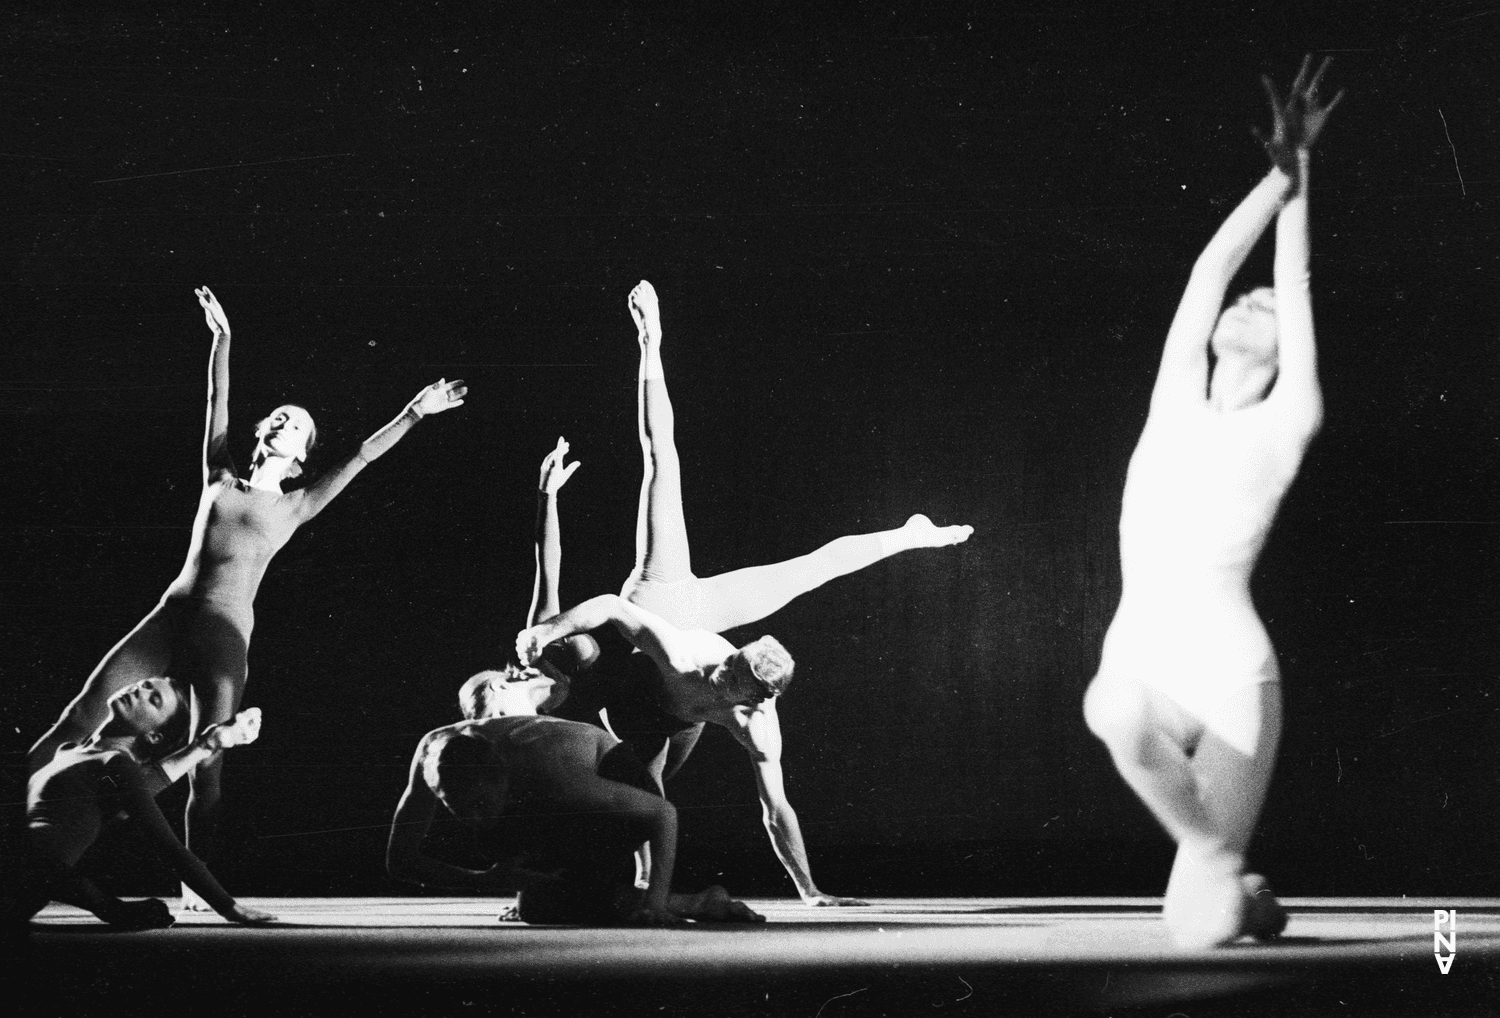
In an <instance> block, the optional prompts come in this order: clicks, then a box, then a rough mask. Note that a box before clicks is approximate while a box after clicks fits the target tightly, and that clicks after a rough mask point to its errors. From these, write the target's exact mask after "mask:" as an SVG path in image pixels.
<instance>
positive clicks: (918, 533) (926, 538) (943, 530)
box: [901, 513, 974, 548]
mask: <svg viewBox="0 0 1500 1018" xmlns="http://www.w3.org/2000/svg"><path fill="white" fill-rule="evenodd" d="M901 533H902V535H903V536H904V537H905V539H906V540H907V541H908V542H910V547H913V548H946V547H947V546H948V545H950V544H963V543H964V542H965V541H967V540H968V539H969V535H970V534H972V533H974V528H973V527H971V526H968V525H960V526H953V527H939V526H937V525H935V524H934V523H933V522H932V521H931V520H929V519H928V518H927V517H926V516H923V515H922V514H921V513H917V514H916V515H915V516H913V517H912V518H911V519H909V520H907V521H906V526H904V527H902V528H901Z"/></svg>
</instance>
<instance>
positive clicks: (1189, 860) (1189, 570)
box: [1084, 61, 1339, 947]
mask: <svg viewBox="0 0 1500 1018" xmlns="http://www.w3.org/2000/svg"><path fill="white" fill-rule="evenodd" d="M1326 66H1327V61H1324V65H1323V67H1326ZM1323 67H1320V68H1319V70H1318V72H1317V73H1316V74H1314V75H1313V76H1312V78H1311V79H1310V80H1309V79H1308V76H1307V72H1308V61H1304V62H1303V66H1302V70H1301V72H1299V74H1298V75H1297V79H1296V81H1295V82H1294V83H1293V85H1292V91H1291V95H1290V97H1289V99H1288V101H1287V102H1286V103H1285V104H1284V105H1283V104H1282V103H1280V102H1279V100H1278V99H1277V97H1276V94H1275V89H1274V87H1273V86H1272V85H1271V83H1270V81H1269V79H1267V80H1266V82H1265V84H1266V88H1267V91H1268V92H1269V93H1270V95H1271V102H1272V109H1273V112H1274V117H1275V133H1274V134H1273V135H1272V136H1271V137H1270V138H1263V139H1262V140H1263V141H1264V143H1265V145H1266V149H1267V151H1268V153H1269V154H1270V155H1271V158H1272V161H1273V163H1274V165H1273V166H1272V168H1271V171H1270V173H1269V174H1267V175H1266V177H1265V179H1263V180H1262V181H1261V182H1260V183H1259V184H1258V185H1256V187H1255V189H1254V190H1252V191H1251V192H1250V194H1249V196H1248V197H1246V198H1245V200H1244V201H1242V202H1241V203H1240V205H1239V207H1238V208H1236V209H1235V210H1234V212H1233V213H1232V214H1231V215H1230V216H1229V218H1228V219H1227V220H1226V221H1225V223H1224V225H1223V226H1221V227H1220V228H1219V231H1218V233H1216V234H1215V235H1214V238H1213V240H1211V241H1210V242H1209V244H1208V247H1206V248H1205V249H1204V251H1203V254H1202V255H1200V256H1199V258H1198V261H1197V264H1196V265H1194V267H1193V273H1192V276H1191V278H1190V279H1189V281H1188V286H1187V290H1186V292H1184V294H1183V297H1182V303H1181V305H1180V306H1179V307H1178V309H1177V315H1176V317H1175V318H1174V319H1173V321H1172V327H1171V330H1170V331H1169V332H1168V334H1167V342H1166V348H1165V350H1164V351H1163V353H1162V361H1161V368H1160V370H1159V372H1158V375H1157V380H1156V388H1155V390H1154V391H1153V393H1152V396H1151V412H1150V415H1149V416H1148V418H1147V421H1146V427H1145V430H1144V431H1143V432H1142V433H1141V438H1140V442H1139V444H1138V445H1137V446H1136V450H1135V455H1134V456H1133V457H1132V458H1131V461H1130V469H1129V473H1128V474H1127V476H1126V480H1125V495H1124V499H1123V504H1122V507H1121V513H1120V567H1121V572H1122V574H1123V579H1124V590H1123V594H1122V597H1121V599H1120V607H1119V610H1118V612H1117V613H1116V615H1115V618H1114V622H1113V624H1112V625H1111V626H1110V628H1109V633H1108V635H1107V636H1106V637H1105V640H1104V652H1103V657H1102V660H1101V662H1100V665H1099V674H1098V675H1097V676H1096V677H1095V679H1094V681H1093V683H1092V685H1091V686H1090V687H1089V691H1088V695H1087V697H1086V698H1085V702H1084V714H1085V716H1086V718H1087V720H1088V724H1089V727H1090V728H1091V729H1092V730H1093V731H1094V733H1095V734H1097V735H1098V736H1099V737H1100V738H1101V739H1102V740H1104V742H1105V744H1106V745H1107V746H1108V747H1109V750H1110V754H1111V756H1112V757H1113V759H1114V762H1115V766H1116V767H1117V768H1118V769H1119V771H1120V774H1121V776H1122V777H1124V779H1125V780H1126V782H1127V783H1129V785H1130V787H1131V788H1132V789H1134V790H1135V792H1136V794H1137V795H1139V796H1140V797H1141V799H1142V800H1143V801H1144V802H1145V803H1146V805H1147V806H1148V807H1150V809H1151V811H1152V812H1153V813H1154V814H1155V815H1156V817H1157V819H1158V820H1159V821H1161V823H1162V826H1164V827H1165V828H1166V829H1167V831H1168V833H1169V834H1171V835H1172V837H1173V838H1174V839H1175V840H1176V841H1177V844H1178V851H1177V858H1176V862H1175V863H1174V865H1173V868H1172V876H1171V879H1170V881H1169V883H1168V885H1167V893H1166V902H1165V906H1164V909H1163V916H1164V918H1165V920H1166V922H1167V925H1168V927H1169V929H1170V930H1171V933H1172V936H1173V938H1174V939H1175V940H1176V941H1177V942H1178V943H1179V944H1180V945H1182V946H1184V947H1206V946H1211V945H1215V944H1222V943H1226V942H1228V941H1231V940H1233V939H1235V938H1236V937H1238V936H1240V935H1241V934H1251V935H1255V936H1258V937H1262V938H1269V937H1272V936H1275V935H1276V934H1277V933H1279V932H1280V931H1281V929H1282V928H1283V927H1284V926H1285V923H1286V918H1285V914H1284V913H1283V912H1282V910H1281V907H1280V905H1279V904H1277V902H1276V900H1275V897H1274V896H1273V895H1272V894H1271V891H1270V888H1269V887H1268V886H1267V885H1266V882H1265V880H1264V878H1262V877H1260V876H1258V875H1256V874H1246V873H1245V872H1244V868H1245V847H1246V844H1247V843H1248V842H1249V840H1250V835H1251V832H1252V831H1253V830H1254V827H1255V822H1256V819H1257V818H1258V816H1259V814H1260V808H1261V804H1262V802H1263V801H1264V799H1265V793H1266V787H1267V784H1268V782H1269V780H1270V776H1271V769H1272V765H1273V763H1274V761H1275V756H1276V746H1277V741H1278V739H1279V737H1280V732H1281V687H1280V683H1279V674H1278V672H1277V667H1276V655H1275V651H1274V650H1273V649H1272V647H1271V643H1270V640H1269V639H1268V638H1267V636H1266V631H1265V628H1264V627H1263V626H1262V625H1261V621H1260V618H1259V617H1258V616H1257V615H1256V612H1255V606H1254V605H1253V604H1252V603H1251V599H1250V574H1251V571H1252V570H1253V569H1254V567H1255V561H1256V558H1257V556H1258V555H1259V554H1260V550H1261V547H1262V546H1263V545H1264V544H1265V540H1266V535H1267V532H1268V531H1269V530H1270V528H1271V523H1272V520H1273V519H1274V518H1275V516H1276V510H1277V507H1278V506H1279V505H1280V504H1281V500H1282V497H1283V496H1284V495H1285V494H1286V491H1287V488H1288V487H1289V486H1290V485H1291V483H1292V479H1293V478H1294V477H1295V476H1296V474H1297V468H1298V466H1299V465H1300V464H1301V462H1302V456H1303V452H1304V450H1305V449H1306V448H1307V444H1308V442H1309V441H1310V440H1311V439H1312V437H1313V435H1314V434H1315V433H1316V432H1317V430H1318V427H1319V425H1320V424H1321V421H1322V414H1323V401H1322V396H1321V393H1320V392H1319V389H1318V377H1317V366H1316V351H1315V348H1314V344H1313V324H1312V305H1311V302H1310V300H1309V296H1308V239H1307V203H1308V165H1309V158H1310V157H1309V150H1310V149H1311V148H1312V145H1313V142H1314V141H1315V140H1316V139H1317V136H1318V133H1319V132H1320V131H1321V129H1322V127H1323V124H1324V121H1325V120H1326V118H1327V116H1328V114H1329V112H1330V111H1331V110H1332V109H1333V107H1334V106H1335V105H1336V104H1337V102H1338V98H1339V97H1338V96H1335V97H1334V100H1333V102H1330V103H1329V104H1327V105H1326V106H1320V105H1319V104H1318V79H1319V78H1320V77H1321V76H1322V73H1323ZM1273 218H1274V219H1275V220H1276V259H1275V271H1274V275H1275V289H1274V290H1270V289H1266V288H1261V289H1257V290H1252V291H1251V292H1250V293H1247V294H1245V295H1244V296H1242V297H1240V298H1239V299H1238V300H1237V301H1235V302H1234V303H1233V304H1231V305H1230V306H1229V307H1228V308H1227V309H1224V310H1223V311H1222V312H1221V311H1220V308H1221V305H1222V303H1223V299H1224V293H1225V291H1226V290H1227V289H1228V286H1229V282H1230V280H1231V279H1232V278H1233V276H1234V274H1235V272H1236V271H1237V270H1238V269H1239V267H1240V266H1241V265H1242V264H1243V263H1244V260H1245V257H1246V256H1247V255H1248V254H1249V252H1250V249H1251V248H1252V247H1253V246H1254V244H1255V242H1256V240H1257V239H1258V238H1259V237H1260V235H1261V234H1262V233H1263V232H1264V231H1265V229H1266V227H1267V226H1269V225H1270V223H1271V220H1272V219H1273ZM1210 349H1211V350H1212V351H1213V360H1212V361H1210V356H1209V351H1210Z"/></svg>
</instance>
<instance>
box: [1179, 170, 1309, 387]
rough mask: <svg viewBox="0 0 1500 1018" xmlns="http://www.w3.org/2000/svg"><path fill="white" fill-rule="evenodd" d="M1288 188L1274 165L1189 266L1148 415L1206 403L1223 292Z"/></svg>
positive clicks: (1287, 181)
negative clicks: (1175, 406)
mask: <svg viewBox="0 0 1500 1018" xmlns="http://www.w3.org/2000/svg"><path fill="white" fill-rule="evenodd" d="M1292 186H1293V181H1292V178H1291V177H1289V176H1287V175H1286V174H1285V173H1283V172H1282V171H1281V170H1279V169H1277V168H1276V167H1274V166H1273V167H1272V168H1271V172H1270V173H1267V174H1266V175H1265V177H1264V178H1262V179H1261V182H1260V183H1259V184H1256V185H1255V187H1254V189H1252V190H1251V192H1250V193H1249V194H1248V195H1246V196H1245V198H1244V200H1243V201H1241V202H1240V203H1239V205H1238V206H1237V207H1236V208H1235V210H1234V211H1233V212H1231V213H1230V214H1229V218H1228V219H1226V220H1224V225H1222V226H1220V227H1219V229H1218V232H1217V233H1215V234H1214V236H1213V239H1212V240H1210V241H1209V242H1208V246H1207V247H1205V248H1204V249H1203V253H1202V254H1200V255H1199V256H1198V260H1197V262H1195V263H1194V264H1193V272H1192V275H1191V276H1189V277H1188V285H1187V289H1186V290H1184V291H1183V294H1182V302H1181V303H1180V304H1178V305H1177V314H1176V315H1175V316H1173V318H1172V327H1171V328H1170V329H1169V330H1168V331H1167V343H1166V346H1165V348H1164V349H1163V350H1162V355H1161V367H1160V368H1159V369H1158V370H1157V373H1156V388H1155V389H1154V390H1153V391H1152V393H1151V407H1152V410H1155V409H1156V408H1157V407H1158V406H1160V405H1161V404H1163V403H1184V402H1191V403H1202V402H1203V401H1204V400H1205V399H1207V398H1208V339H1209V336H1211V335H1212V334H1213V329H1214V323H1215V322H1216V321H1218V318H1219V312H1220V310H1221V309H1222V308H1223V304H1224V292H1225V291H1226V290H1228V289H1229V283H1230V281H1231V280H1232V279H1234V274H1235V273H1236V272H1238V271H1239V270H1240V266H1241V265H1243V264H1245V258H1246V257H1248V256H1249V254H1250V249H1251V248H1253V247H1254V246H1255V242H1256V241H1257V240H1259V239H1260V235H1261V234H1262V233H1264V232H1265V231H1266V227H1267V226H1269V225H1270V224H1271V220H1272V218H1273V217H1275V215H1276V213H1277V211H1278V210H1280V208H1281V204H1282V202H1283V201H1285V200H1286V196H1287V194H1288V193H1289V192H1290V190H1291V188H1292Z"/></svg>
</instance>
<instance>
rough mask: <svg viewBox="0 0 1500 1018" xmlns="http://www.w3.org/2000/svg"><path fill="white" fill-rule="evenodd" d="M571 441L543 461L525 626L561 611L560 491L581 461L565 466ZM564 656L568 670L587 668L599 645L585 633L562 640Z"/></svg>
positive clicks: (561, 441) (560, 440) (563, 663)
mask: <svg viewBox="0 0 1500 1018" xmlns="http://www.w3.org/2000/svg"><path fill="white" fill-rule="evenodd" d="M567 456H568V440H567V439H565V438H558V440H557V447H556V448H554V449H553V450H552V451H551V452H549V453H547V456H546V458H545V459H543V460H542V473H541V477H540V479H539V480H538V481H537V501H536V580H535V582H534V583H533V584H532V586H531V607H530V608H529V609H528V610H527V612H526V625H527V626H534V625H536V624H537V623H538V622H543V621H546V620H547V619H550V618H554V617H555V616H556V615H557V614H558V613H559V612H561V611H562V601H561V600H560V598H559V597H558V587H559V584H560V583H561V581H562V523H561V521H560V520H559V519H558V513H557V493H558V492H559V491H561V490H562V486H563V485H564V484H567V483H568V478H570V477H572V476H573V473H574V471H576V470H577V469H578V467H579V461H577V460H574V461H573V462H572V463H569V464H567V465H566V466H564V463H563V461H564V460H565V459H567ZM563 647H564V648H565V653H564V657H563V658H562V659H561V660H559V661H558V664H560V665H561V666H562V668H563V670H564V672H565V673H567V672H573V671H577V670H580V669H584V668H587V667H588V666H589V665H591V664H593V663H594V660H595V659H596V658H598V656H599V645H598V644H597V643H595V642H594V639H593V637H591V636H588V635H586V634H579V635H577V636H570V637H568V638H567V640H565V641H564V642H563Z"/></svg>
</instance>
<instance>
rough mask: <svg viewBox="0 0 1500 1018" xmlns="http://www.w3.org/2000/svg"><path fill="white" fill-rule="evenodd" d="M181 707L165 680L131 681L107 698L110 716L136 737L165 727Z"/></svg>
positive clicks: (176, 696) (175, 693) (174, 691)
mask: <svg viewBox="0 0 1500 1018" xmlns="http://www.w3.org/2000/svg"><path fill="white" fill-rule="evenodd" d="M182 707H183V704H182V701H181V699H180V698H179V697H178V695H177V690H175V689H173V688H172V684H171V683H170V682H168V681H167V680H166V679H142V680H141V681H139V682H132V683H131V684H130V685H128V686H126V687H125V688H124V689H122V690H120V691H119V692H118V693H116V694H115V695H114V696H112V697H110V698H109V711H110V715H111V716H112V717H114V718H116V719H117V720H119V721H122V722H124V724H125V725H126V727H128V728H129V729H130V730H131V731H133V732H134V733H135V734H136V735H148V734H150V733H151V732H154V731H156V730H157V729H159V728H161V727H162V726H163V725H165V724H166V723H167V722H168V721H170V720H172V717H173V716H174V715H175V714H176V713H177V712H178V711H179V710H181V709H182Z"/></svg>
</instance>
